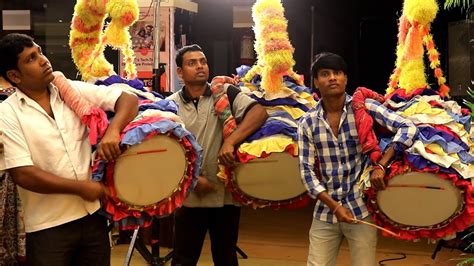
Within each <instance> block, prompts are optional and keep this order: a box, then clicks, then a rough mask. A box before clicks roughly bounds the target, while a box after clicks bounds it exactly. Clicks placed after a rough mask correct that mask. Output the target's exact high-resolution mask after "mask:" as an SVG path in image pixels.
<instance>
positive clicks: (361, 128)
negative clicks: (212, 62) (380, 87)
mask: <svg viewBox="0 0 474 266" xmlns="http://www.w3.org/2000/svg"><path fill="white" fill-rule="evenodd" d="M365 99H374V100H376V101H378V102H380V103H383V102H384V98H383V96H382V95H380V94H378V93H376V92H374V91H372V90H369V89H367V88H364V87H359V88H357V89H356V91H355V92H354V94H353V97H352V110H353V111H354V116H355V121H356V128H357V134H358V135H359V142H360V144H361V146H362V152H363V153H365V154H368V155H369V157H370V159H371V160H372V162H378V161H379V160H380V159H381V158H382V151H381V150H380V147H379V145H378V140H377V136H376V135H375V132H374V130H373V124H374V119H373V118H372V117H371V116H370V115H369V113H368V112H367V109H366V108H365Z"/></svg>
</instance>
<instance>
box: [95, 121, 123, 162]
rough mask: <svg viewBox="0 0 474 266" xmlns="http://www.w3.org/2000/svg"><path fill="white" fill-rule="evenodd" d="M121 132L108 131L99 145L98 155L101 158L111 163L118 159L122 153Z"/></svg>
mask: <svg viewBox="0 0 474 266" xmlns="http://www.w3.org/2000/svg"><path fill="white" fill-rule="evenodd" d="M119 144H120V132H118V131H116V130H110V129H108V130H107V131H106V132H105V134H104V137H103V138H102V140H101V141H100V143H99V148H98V149H97V153H98V154H99V158H101V159H103V160H105V161H107V162H111V161H114V160H115V159H117V157H119V156H120V154H121V153H122V152H121V151H120V146H119Z"/></svg>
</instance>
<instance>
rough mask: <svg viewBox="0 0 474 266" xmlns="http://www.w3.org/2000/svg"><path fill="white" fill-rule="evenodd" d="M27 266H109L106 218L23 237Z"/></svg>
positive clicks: (87, 219)
mask: <svg viewBox="0 0 474 266" xmlns="http://www.w3.org/2000/svg"><path fill="white" fill-rule="evenodd" d="M26 260H27V265H35V266H43V265H44V266H56V265H57V266H63V265H64V266H66V265H84V266H85V265H87V266H89V265H97V266H99V265H100V266H106V265H107V266H108V265H110V243H109V236H108V229H107V220H106V219H105V217H103V216H101V215H99V214H97V213H95V214H92V215H87V216H85V217H83V218H81V219H78V220H75V221H72V222H69V223H66V224H62V225H59V226H56V227H53V228H48V229H45V230H41V231H37V232H33V233H27V234H26Z"/></svg>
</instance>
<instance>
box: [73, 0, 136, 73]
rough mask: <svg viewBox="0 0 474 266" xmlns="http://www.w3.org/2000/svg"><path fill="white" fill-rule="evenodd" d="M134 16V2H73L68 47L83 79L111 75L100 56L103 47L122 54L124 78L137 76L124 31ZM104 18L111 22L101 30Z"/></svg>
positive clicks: (127, 35) (111, 71) (128, 40)
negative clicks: (111, 48)
mask: <svg viewBox="0 0 474 266" xmlns="http://www.w3.org/2000/svg"><path fill="white" fill-rule="evenodd" d="M138 14H139V10H138V3H137V1H136V0H108V1H88V0H78V1H77V3H76V5H75V6H74V16H73V19H72V23H71V31H70V34H69V35H70V39H69V46H70V47H71V53H72V58H73V60H74V63H75V64H76V66H77V68H78V70H79V72H80V73H81V75H82V79H83V80H91V79H95V78H101V77H107V76H109V75H111V74H112V73H113V66H112V65H111V64H110V63H109V62H108V61H107V59H105V56H104V49H105V46H106V45H110V46H112V47H113V48H114V49H119V50H121V51H122V54H123V55H124V61H125V73H126V74H127V78H128V79H134V78H136V77H137V71H136V66H135V64H134V58H135V56H134V52H133V50H132V46H131V41H130V38H131V37H130V33H129V32H128V28H129V26H130V25H132V24H133V23H135V21H136V20H137V19H138ZM108 16H110V18H111V21H110V23H109V24H108V25H107V28H106V29H105V31H102V29H103V28H104V21H105V19H106V18H107V17H108Z"/></svg>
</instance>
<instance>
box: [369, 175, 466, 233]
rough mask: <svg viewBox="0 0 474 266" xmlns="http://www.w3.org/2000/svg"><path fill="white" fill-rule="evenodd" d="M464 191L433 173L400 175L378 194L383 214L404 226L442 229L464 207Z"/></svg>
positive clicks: (398, 225) (378, 201)
mask: <svg viewBox="0 0 474 266" xmlns="http://www.w3.org/2000/svg"><path fill="white" fill-rule="evenodd" d="M462 196H463V192H462V191H461V190H460V189H459V188H457V187H456V186H454V185H453V183H452V182H450V181H448V180H445V179H442V178H440V177H439V176H437V175H435V174H433V173H420V172H410V173H407V174H403V175H396V176H394V177H393V178H391V179H390V180H389V181H388V185H387V188H386V189H385V190H383V191H380V192H378V193H377V204H378V206H379V211H380V214H381V215H383V216H385V217H386V220H387V221H389V222H391V223H392V224H393V225H395V226H397V227H399V228H402V229H421V228H429V229H431V228H439V227H442V226H443V225H446V224H447V223H449V222H450V221H451V220H452V219H453V218H454V217H456V216H457V215H459V214H460V212H461V211H462V210H463V205H464V199H463V197H462Z"/></svg>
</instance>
